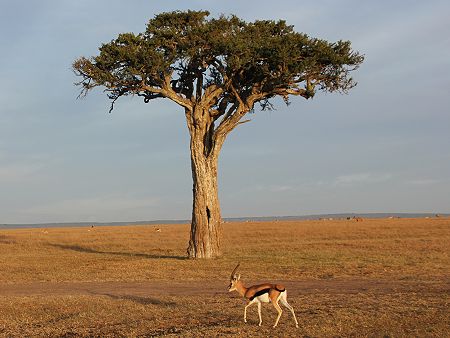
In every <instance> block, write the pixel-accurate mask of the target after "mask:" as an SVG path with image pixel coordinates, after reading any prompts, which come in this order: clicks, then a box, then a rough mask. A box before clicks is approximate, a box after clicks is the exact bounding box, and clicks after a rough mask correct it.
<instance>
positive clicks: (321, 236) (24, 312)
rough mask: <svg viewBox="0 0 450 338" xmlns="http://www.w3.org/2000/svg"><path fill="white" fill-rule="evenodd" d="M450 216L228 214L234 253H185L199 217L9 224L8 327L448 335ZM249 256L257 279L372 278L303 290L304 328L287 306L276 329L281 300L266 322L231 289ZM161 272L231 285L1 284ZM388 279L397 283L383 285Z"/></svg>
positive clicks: (266, 311) (116, 333)
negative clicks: (161, 221) (199, 289)
mask: <svg viewBox="0 0 450 338" xmlns="http://www.w3.org/2000/svg"><path fill="white" fill-rule="evenodd" d="M449 226H450V219H444V218H441V219H400V220H399V219H392V220H391V219H390V220H365V221H364V222H358V223H356V222H351V221H291V222H255V223H227V224H224V241H223V247H224V255H223V257H221V258H219V259H214V260H209V261H193V260H187V259H184V256H185V249H186V245H187V241H188V235H189V231H188V225H161V226H130V227H96V228H93V229H91V228H66V229H53V228H52V229H26V230H2V231H0V271H1V273H0V296H1V298H0V335H3V336H7V337H10V336H11V337H24V336H36V337H37V336H39V337H43V336H48V337H55V336H56V337H78V336H82V337H107V336H111V337H120V336H123V337H136V336H142V337H149V336H171V335H172V336H185V337H199V336H245V337H260V336H271V337H277V336H280V337H281V336H284V337H302V336H312V337H334V336H341V337H349V336H354V337H359V336H371V337H383V336H391V337H411V336H417V337H448V336H450V329H449V322H450V320H449V319H450V318H449V317H450V316H449V314H448V306H449V293H448V292H449V277H450V276H449V267H450V264H449V263H450V261H449V256H448V253H449V251H448V248H447V246H448V243H449V242H450V241H449V240H450V231H449V230H450V228H449ZM156 228H160V229H161V232H157V231H155V229H156ZM250 234H251V235H250ZM237 261H241V262H242V263H241V265H242V268H241V274H242V278H243V279H244V281H247V282H248V283H253V282H259V281H263V280H266V279H271V280H274V281H275V280H284V281H298V280H301V281H311V283H314V281H315V280H317V281H318V280H326V281H330V283H331V284H330V285H333V283H334V281H339V282H340V283H342V282H344V283H345V282H346V281H348V282H349V283H351V282H352V281H355V280H357V281H360V282H361V281H362V282H363V285H365V284H364V283H366V285H367V288H364V287H363V288H359V289H358V290H356V291H355V292H349V291H348V288H347V290H343V291H342V292H339V291H336V290H334V291H333V292H331V291H327V290H326V289H321V290H314V289H310V290H309V291H305V290H294V291H293V292H290V297H289V298H290V302H291V304H292V305H293V306H294V307H295V309H296V312H297V314H298V319H299V322H300V326H301V328H300V329H295V326H294V325H293V322H292V318H290V317H289V314H288V312H285V313H284V314H283V317H282V319H281V322H280V325H279V328H277V329H272V328H271V324H272V323H273V321H274V319H275V313H274V310H273V309H272V308H271V307H270V306H265V307H263V320H264V322H263V327H262V328H258V327H257V326H256V323H257V314H256V308H254V309H251V308H250V310H249V311H250V312H249V319H250V323H248V324H246V325H244V323H243V322H242V315H243V305H244V303H243V301H242V300H241V299H239V297H238V296H237V295H229V294H227V293H225V292H223V291H224V288H225V287H226V284H227V282H228V281H227V279H228V277H229V273H230V270H231V269H232V268H233V267H234V265H235V264H236V262H237ZM155 280H157V281H161V283H166V284H167V285H170V281H177V282H181V281H186V283H189V282H191V283H192V284H193V285H198V284H199V281H207V282H208V281H210V283H212V282H213V281H214V282H215V283H216V284H217V285H222V284H221V283H222V281H223V288H220V289H218V290H217V294H216V295H215V296H212V295H206V296H204V297H198V296H194V295H189V294H180V295H179V296H170V297H166V296H164V295H159V296H158V297H153V296H152V297H149V296H146V295H141V296H136V295H133V294H127V293H126V292H125V293H124V292H118V291H117V290H116V291H117V292H110V293H104V294H76V293H74V294H73V295H71V294H69V295H67V294H65V295H52V294H49V295H47V296H39V295H29V296H12V295H8V294H2V291H1V288H2V285H4V286H5V285H8V286H9V287H11V286H12V284H16V283H18V284H17V285H21V287H24V285H23V283H32V282H37V281H41V282H76V281H79V282H85V283H89V282H94V281H106V282H108V281H110V282H113V281H125V282H130V283H131V282H133V281H155ZM377 281H389V282H390V283H392V285H393V287H392V288H390V289H386V290H381V289H379V288H378V289H377V288H372V287H371V285H373V283H376V282H377ZM397 283H398V285H400V284H402V285H403V287H399V288H396V287H395V286H396V285H397ZM405 285H406V286H405Z"/></svg>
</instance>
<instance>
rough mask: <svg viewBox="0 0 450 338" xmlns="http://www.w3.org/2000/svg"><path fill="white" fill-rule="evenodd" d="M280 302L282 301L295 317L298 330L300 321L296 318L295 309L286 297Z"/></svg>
mask: <svg viewBox="0 0 450 338" xmlns="http://www.w3.org/2000/svg"><path fill="white" fill-rule="evenodd" d="M280 301H281V303H282V304H283V305H284V306H286V307H287V308H288V309H289V310H290V311H291V313H292V315H293V316H294V320H295V327H297V328H298V321H297V318H296V317H295V312H294V308H293V307H292V306H291V304H289V303H288V302H287V300H286V298H285V297H281V299H280Z"/></svg>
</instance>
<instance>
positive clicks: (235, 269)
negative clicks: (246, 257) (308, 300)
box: [230, 262, 241, 278]
mask: <svg viewBox="0 0 450 338" xmlns="http://www.w3.org/2000/svg"><path fill="white" fill-rule="evenodd" d="M239 265H241V263H240V262H239V263H238V265H236V267H235V268H234V270H233V272H232V273H231V277H230V278H233V277H234V274H235V273H236V271H237V269H238V267H239Z"/></svg>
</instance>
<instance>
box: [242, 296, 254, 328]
mask: <svg viewBox="0 0 450 338" xmlns="http://www.w3.org/2000/svg"><path fill="white" fill-rule="evenodd" d="M254 302H255V300H252V301H251V302H249V303H248V304H247V305H246V306H245V308H244V323H247V308H248V307H249V306H250V305H252V304H253V303H254Z"/></svg>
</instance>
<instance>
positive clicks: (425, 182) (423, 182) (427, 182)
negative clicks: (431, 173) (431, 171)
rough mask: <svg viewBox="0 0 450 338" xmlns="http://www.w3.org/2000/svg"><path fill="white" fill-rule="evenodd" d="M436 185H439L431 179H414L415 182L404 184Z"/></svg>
mask: <svg viewBox="0 0 450 338" xmlns="http://www.w3.org/2000/svg"><path fill="white" fill-rule="evenodd" d="M436 183H439V181H438V180H435V179H432V178H424V179H416V180H411V181H407V182H406V184H411V185H417V186H425V185H432V184H436Z"/></svg>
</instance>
